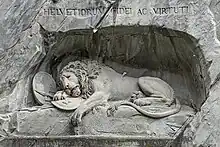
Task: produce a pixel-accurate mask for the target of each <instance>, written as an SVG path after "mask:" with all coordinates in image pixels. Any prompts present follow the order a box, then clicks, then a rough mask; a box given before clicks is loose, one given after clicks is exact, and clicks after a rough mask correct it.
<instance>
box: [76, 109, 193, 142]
mask: <svg viewBox="0 0 220 147" xmlns="http://www.w3.org/2000/svg"><path fill="white" fill-rule="evenodd" d="M146 107H147V106H146ZM191 116H194V111H193V109H192V108H190V107H188V106H184V105H183V106H182V109H181V111H180V112H179V113H177V114H175V115H172V116H169V117H165V118H162V119H152V118H148V117H145V116H143V115H140V113H138V112H137V111H136V110H134V109H133V108H131V107H128V106H121V107H120V108H119V109H118V111H117V113H116V114H115V115H114V117H108V116H107V115H106V108H104V107H100V109H98V110H96V111H93V112H91V113H89V114H87V115H86V116H85V117H84V118H83V120H82V124H81V125H80V126H79V127H77V128H75V130H77V133H78V134H79V135H101V134H102V135H113V134H114V135H137V136H146V137H155V138H160V137H162V138H173V137H174V136H175V135H176V133H177V132H178V130H180V129H182V126H184V124H185V123H186V121H187V120H188V119H190V118H191Z"/></svg>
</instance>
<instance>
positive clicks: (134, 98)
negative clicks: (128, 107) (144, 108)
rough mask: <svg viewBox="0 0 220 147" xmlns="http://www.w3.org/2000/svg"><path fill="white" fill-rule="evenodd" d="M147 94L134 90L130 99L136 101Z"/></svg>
mask: <svg viewBox="0 0 220 147" xmlns="http://www.w3.org/2000/svg"><path fill="white" fill-rule="evenodd" d="M143 97H145V95H144V94H143V92H141V91H134V92H133V94H132V95H131V97H130V101H131V102H134V101H135V100H136V99H139V98H143Z"/></svg>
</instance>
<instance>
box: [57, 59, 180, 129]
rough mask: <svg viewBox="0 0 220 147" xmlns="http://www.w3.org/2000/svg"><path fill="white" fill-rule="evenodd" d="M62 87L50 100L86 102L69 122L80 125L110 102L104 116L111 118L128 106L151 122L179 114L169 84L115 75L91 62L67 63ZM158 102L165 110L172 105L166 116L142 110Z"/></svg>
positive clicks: (165, 113) (62, 76)
mask: <svg viewBox="0 0 220 147" xmlns="http://www.w3.org/2000/svg"><path fill="white" fill-rule="evenodd" d="M60 81H61V83H62V84H61V85H62V87H63V90H62V91H58V92H57V93H56V94H55V95H54V97H53V99H54V100H60V99H65V97H66V96H71V97H73V98H74V97H79V96H81V97H82V98H84V99H86V100H85V101H84V102H83V103H81V104H80V106H79V107H78V108H77V109H76V110H75V111H74V113H73V115H72V122H73V124H74V125H76V124H78V123H80V122H81V120H82V117H83V115H84V114H86V112H89V111H90V110H92V109H93V108H95V107H96V106H99V105H102V104H106V103H108V102H109V101H117V103H116V104H114V106H110V107H109V109H108V111H107V113H108V114H113V112H114V111H116V110H117V108H118V107H119V106H120V105H129V106H131V107H133V108H135V109H136V110H137V111H138V112H140V113H141V114H142V115H144V116H147V117H151V118H162V117H166V116H169V115H172V114H175V113H177V112H179V111H180V108H181V105H180V103H179V101H178V99H175V98H174V91H173V89H172V88H171V86H170V85H169V84H167V83H166V82H165V81H163V80H161V79H159V78H156V77H149V76H145V77H139V78H134V77H129V76H124V75H122V74H119V73H117V72H116V71H115V70H113V69H112V68H110V67H108V66H105V65H104V64H102V63H98V62H96V61H91V60H82V61H78V60H77V61H74V62H70V63H69V64H68V65H66V66H65V67H64V68H63V69H62V70H61V72H60ZM150 100H155V101H160V102H162V103H165V104H166V105H167V106H171V105H172V104H173V103H174V102H175V107H174V108H173V109H171V110H167V111H165V112H148V111H146V110H144V109H142V108H141V106H145V105H150V104H151V101H150Z"/></svg>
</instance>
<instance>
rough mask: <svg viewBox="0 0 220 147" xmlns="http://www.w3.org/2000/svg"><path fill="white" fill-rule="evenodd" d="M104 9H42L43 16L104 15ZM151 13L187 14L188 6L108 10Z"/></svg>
mask: <svg viewBox="0 0 220 147" xmlns="http://www.w3.org/2000/svg"><path fill="white" fill-rule="evenodd" d="M106 10H107V8H106V7H101V6H100V7H95V8H53V7H51V8H48V9H44V12H43V14H44V15H46V16H56V15H57V16H58V15H65V16H95V15H99V14H104V13H105V12H106ZM150 11H151V12H153V13H154V14H155V15H169V14H186V13H188V12H189V7H188V6H176V7H153V8H139V9H134V8H130V7H117V8H112V9H111V10H110V12H111V13H113V14H118V15H130V14H137V15H148V14H149V12H150Z"/></svg>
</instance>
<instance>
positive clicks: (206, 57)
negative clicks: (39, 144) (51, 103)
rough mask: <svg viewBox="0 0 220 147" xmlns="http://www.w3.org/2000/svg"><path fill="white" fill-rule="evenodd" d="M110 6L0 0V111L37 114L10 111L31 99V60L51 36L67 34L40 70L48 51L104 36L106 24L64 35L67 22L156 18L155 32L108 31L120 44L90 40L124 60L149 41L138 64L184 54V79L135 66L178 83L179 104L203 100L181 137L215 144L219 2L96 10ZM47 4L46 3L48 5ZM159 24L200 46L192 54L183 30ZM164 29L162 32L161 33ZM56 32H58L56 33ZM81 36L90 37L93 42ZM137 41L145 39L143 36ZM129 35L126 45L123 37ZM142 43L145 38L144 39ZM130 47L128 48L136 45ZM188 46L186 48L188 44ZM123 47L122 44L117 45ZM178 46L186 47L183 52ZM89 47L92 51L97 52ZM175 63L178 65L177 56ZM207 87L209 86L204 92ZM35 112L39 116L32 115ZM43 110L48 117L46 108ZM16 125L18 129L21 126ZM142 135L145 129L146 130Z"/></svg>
mask: <svg viewBox="0 0 220 147" xmlns="http://www.w3.org/2000/svg"><path fill="white" fill-rule="evenodd" d="M110 5H111V3H110V2H108V1H102V0H94V1H80V2H79V1H71V0H66V1H63V0H58V1H56V2H52V1H50V0H35V1H33V0H22V1H20V0H8V1H1V4H0V12H1V13H0V20H1V25H0V45H1V47H0V77H1V78H0V112H2V113H6V112H7V111H12V112H14V113H15V112H16V113H21V114H19V115H18V116H24V117H25V116H28V117H29V118H30V119H29V120H36V119H35V118H32V117H31V115H30V114H31V113H30V112H23V111H22V112H17V111H19V110H21V109H22V108H24V107H27V106H34V105H35V102H34V99H33V95H32V92H31V87H30V85H31V82H32V78H33V75H34V74H35V73H36V71H37V69H38V66H39V65H40V63H42V61H43V59H44V57H45V55H46V53H48V51H49V49H48V48H47V43H48V42H49V43H50V44H49V46H50V47H51V46H52V44H53V43H56V41H57V40H58V41H60V42H61V40H62V39H63V38H65V37H64V36H65V35H66V38H65V39H64V40H65V41H64V42H62V43H60V45H56V46H54V48H56V49H55V50H56V51H54V52H53V51H52V52H50V51H49V54H48V55H47V56H46V58H45V59H44V63H43V65H41V69H45V70H49V69H50V68H51V67H49V66H48V65H49V64H47V63H50V61H51V58H52V57H53V55H54V54H55V55H60V53H66V54H68V53H69V52H68V51H70V50H71V49H72V48H73V47H76V46H77V48H80V49H81V48H87V49H90V47H91V44H92V45H94V44H95V43H96V41H97V40H96V39H97V38H100V40H103V38H104V37H105V35H106V32H105V30H104V31H103V33H101V36H99V35H98V36H95V35H94V34H93V32H92V30H90V32H89V35H84V36H83V35H82V36H80V37H74V35H79V34H83V33H85V32H86V31H85V30H78V31H73V32H72V33H73V34H74V35H73V34H72V35H69V36H68V35H67V34H68V33H69V34H71V30H73V29H79V28H80V29H85V28H94V29H93V31H96V30H98V31H97V32H98V34H99V33H100V32H102V30H103V29H101V28H102V27H108V26H119V25H126V26H127V25H129V26H139V25H143V26H151V25H155V26H157V27H158V29H155V30H154V31H152V30H151V31H152V32H151V33H149V29H145V30H141V32H142V33H144V34H148V35H145V36H137V37H136V35H137V33H133V34H132V36H133V37H127V36H130V34H129V35H128V34H126V33H127V32H132V31H131V30H129V29H127V30H126V31H124V30H123V31H122V32H125V33H124V34H123V36H124V38H122V39H121V38H120V35H119V37H118V38H117V37H115V36H117V35H115V36H114V35H113V38H116V39H115V40H117V41H118V42H121V43H119V44H117V43H115V40H109V41H106V42H105V41H104V43H102V44H101V45H100V46H98V47H97V46H95V47H97V48H102V47H103V44H104V45H105V44H106V46H107V47H111V49H108V48H107V50H108V51H111V52H109V56H112V54H114V53H118V56H116V57H118V58H119V59H123V61H125V62H127V61H128V60H129V59H133V57H135V56H136V55H137V54H138V53H141V51H142V49H143V47H146V46H147V45H150V46H148V48H149V50H147V52H145V53H143V52H142V53H141V54H148V55H149V54H150V56H148V58H150V57H151V59H152V60H151V61H152V62H153V61H155V62H154V64H153V63H152V62H145V64H148V65H149V66H150V65H151V66H152V65H158V69H157V70H161V69H163V68H161V65H162V67H166V66H168V65H170V64H172V62H171V63H170V62H165V61H169V60H168V59H173V58H171V57H174V56H175V55H176V53H177V55H178V56H177V57H178V58H179V59H184V60H186V61H190V62H182V61H184V60H180V61H181V63H183V64H184V65H186V66H187V67H189V68H190V69H191V70H190V72H189V73H190V74H192V77H193V78H192V79H190V78H188V75H187V76H186V74H185V73H184V72H182V71H179V72H180V74H183V75H184V76H183V77H181V76H182V75H181V76H179V75H176V74H175V73H168V74H164V73H166V72H165V71H150V72H149V70H146V69H144V70H142V71H143V72H142V73H145V74H148V75H152V74H155V75H157V76H161V77H163V78H164V79H166V80H167V81H171V82H170V83H171V86H173V85H178V86H179V87H178V86H173V87H177V89H178V90H179V91H178V90H177V96H183V95H184V96H185V97H184V98H183V101H182V103H184V104H190V101H193V102H192V105H195V104H196V105H198V106H199V107H198V106H197V108H200V106H201V105H202V104H203V102H204V104H203V106H202V107H201V111H200V112H198V113H197V115H196V117H195V119H194V120H193V122H192V123H191V124H190V126H191V128H189V129H187V131H186V132H185V137H186V138H188V140H187V139H186V140H187V141H188V142H187V141H186V142H185V144H187V143H188V144H190V145H193V144H194V145H195V146H199V145H201V146H219V144H220V143H219V132H220V130H219V125H218V122H219V116H220V115H219V114H218V110H219V107H218V105H219V104H218V97H219V93H220V92H219V90H218V89H219V75H220V74H219V73H220V68H219V65H220V60H219V57H220V56H219V52H220V43H219V40H218V39H217V37H218V38H219V36H220V35H219V32H220V31H219V30H220V29H219V25H218V22H219V18H220V15H219V11H218V10H219V8H220V7H219V2H218V1H217V0H208V1H207V0H200V1H195V0H190V1H179V0H172V1H158V0H153V1H150V2H149V1H144V0H143V1H138V2H137V1H135V0H121V1H120V2H119V3H118V4H116V5H117V6H119V7H120V8H122V9H116V7H114V10H115V11H111V10H110V11H109V13H108V15H106V17H102V15H103V14H104V13H103V12H104V11H102V9H101V8H104V7H105V8H107V7H108V6H110ZM168 6H169V7H168ZM51 8H52V9H53V10H52V11H51ZM54 8H55V9H54ZM66 8H79V9H80V11H79V10H76V12H75V11H74V10H72V11H71V12H70V10H67V9H66ZM85 8H90V10H91V11H90V12H88V11H86V9H85ZM92 8H98V9H95V10H97V11H96V12H97V14H96V15H95V14H94V13H95V12H94V11H92ZM99 8H100V9H99ZM162 8H165V9H162ZM105 10H107V9H105ZM71 13H72V14H71ZM74 13H77V14H74ZM87 13H88V14H87ZM91 13H93V14H92V15H94V16H91ZM213 14H214V15H213ZM37 22H39V23H40V24H41V25H42V26H43V27H44V28H45V29H46V30H49V31H55V33H54V34H58V35H53V33H50V35H47V36H46V37H45V36H44V35H41V34H42V33H41V34H40V32H39V25H38V24H37ZM113 28H114V27H113ZM160 28H170V29H174V30H177V31H182V32H186V33H187V34H189V35H192V36H193V37H194V38H195V39H198V42H194V43H192V44H193V48H196V47H199V48H201V52H198V51H197V52H196V53H197V54H194V52H191V51H190V50H187V49H186V48H188V47H189V46H188V45H189V42H191V41H190V40H189V38H184V37H183V36H179V35H176V32H175V31H168V32H166V31H167V30H168V29H165V31H163V29H160ZM120 29H121V28H120ZM160 30H162V31H160ZM58 31H64V32H66V33H61V32H59V33H58ZM110 33H111V34H117V32H115V29H110ZM164 33H165V34H166V35H161V34H164ZM48 36H49V37H48ZM57 36H59V37H58V38H56V37H57ZM102 36H104V37H102ZM106 36H108V35H106ZM121 36H122V35H121ZM164 36H166V37H164ZM168 36H169V37H168ZM171 36H172V37H171ZM96 37H97V38H96ZM143 37H145V39H142V38H143ZM54 38H55V39H54ZM79 38H80V39H79ZM94 38H96V39H94ZM146 38H151V39H146ZM180 38H181V39H180ZM182 38H184V39H182ZM56 39H57V40H56ZM108 39H109V38H107V39H106V40H108ZM73 40H74V41H73ZM82 40H83V41H82ZM88 40H90V41H91V42H92V43H91V42H90V41H88ZM94 40H95V41H94ZM143 40H148V41H147V42H144V41H143ZM179 40H184V41H185V42H184V41H183V42H182V43H180V41H179ZM186 40H187V41H186ZM128 42H129V43H130V44H128ZM160 43H161V44H160ZM81 44H83V45H81ZM107 44H110V45H107ZM143 44H146V45H145V46H144V45H143ZM123 45H124V47H123V48H122V49H118V48H119V47H120V46H123ZM112 46H113V47H114V46H116V47H115V49H112ZM64 47H65V50H64ZM95 47H94V48H95ZM129 47H130V48H129ZM132 48H135V50H134V49H132ZM164 48H166V49H167V50H163V49H164ZM189 48H192V46H191V47H189ZM123 49H127V50H125V51H123ZM181 49H182V50H181ZM61 50H62V51H61ZM172 50H173V51H172ZM115 51H116V52H115ZM117 51H118V52H117ZM185 51H189V52H185ZM153 52H156V53H157V54H153ZM175 52H176V53H175ZM183 52H184V53H185V55H184V56H183ZM52 53H54V54H52ZM93 53H94V54H96V53H97V52H93ZM121 53H122V54H124V55H125V56H124V57H125V58H121V56H120V54H121ZM166 53H167V56H161V55H166ZM153 55H154V56H153ZM155 55H158V58H159V59H160V60H159V62H158V59H157V56H155ZM189 57H190V58H191V57H196V59H197V60H199V62H193V61H195V58H191V59H192V60H191V59H190V58H189ZM145 58H147V57H146V56H140V57H138V59H140V60H143V59H145ZM55 59H56V57H55ZM124 59H126V60H124ZM197 60H196V61H197ZM172 61H174V60H172ZM191 61H192V62H191ZM160 63H162V64H160ZM163 63H164V64H163ZM185 63H186V64H185ZM192 63H195V64H194V66H192ZM177 65H181V64H179V63H177ZM130 71H132V70H130ZM123 72H124V71H122V73H123ZM133 73H135V72H133ZM149 73H150V74H149ZM129 74H130V73H129ZM138 74H140V73H138ZM138 74H134V75H138ZM172 75H176V76H175V77H174V78H173V79H171V77H173V76H172ZM178 77H181V78H178ZM194 77H196V78H194ZM209 78H210V79H209ZM169 79H170V80H169ZM186 79H187V80H186ZM184 80H186V81H184ZM190 80H191V81H195V83H196V84H192V85H194V86H195V87H194V88H195V89H193V88H192V87H189V86H188V85H189V84H187V83H188V82H189V81H190ZM173 81H174V82H173ZM198 81H203V82H204V83H203V82H200V83H201V84H197V82H198ZM178 82H179V84H178ZM170 83H169V84H170ZM183 83H184V84H183ZM180 85H181V86H180ZM210 85H211V89H210ZM186 87H187V88H186ZM201 87H203V88H201ZM186 89H191V90H192V91H194V92H195V91H196V92H197V93H203V94H201V95H202V97H200V96H198V95H193V96H192V95H190V94H189V92H188V91H187V90H186ZM197 90H198V91H197ZM208 92H210V94H209V95H208ZM187 95H189V96H187ZM206 98H207V100H206ZM205 100H206V101H205ZM184 101H185V102H184ZM41 111H43V110H41ZM45 111H46V110H45ZM48 111H49V110H48ZM54 111H55V110H54ZM34 113H36V112H33V114H34ZM56 113H58V112H56ZM36 115H37V116H39V114H36ZM44 115H45V116H47V114H44ZM60 115H61V114H60ZM53 117H55V116H53ZM9 119H10V118H9ZM17 120H19V123H21V120H20V119H19V118H18V119H17ZM42 120H43V119H42ZM6 122H7V121H6ZM27 122H28V121H27ZM48 125H49V124H48ZM42 127H43V126H42ZM23 128H24V130H25V127H23ZM25 131H27V130H25ZM25 131H23V132H22V133H25ZM44 133H45V132H44ZM146 133H147V132H146ZM42 134H43V133H42ZM147 134H149V132H148V133H147ZM145 145H146V144H145Z"/></svg>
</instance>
